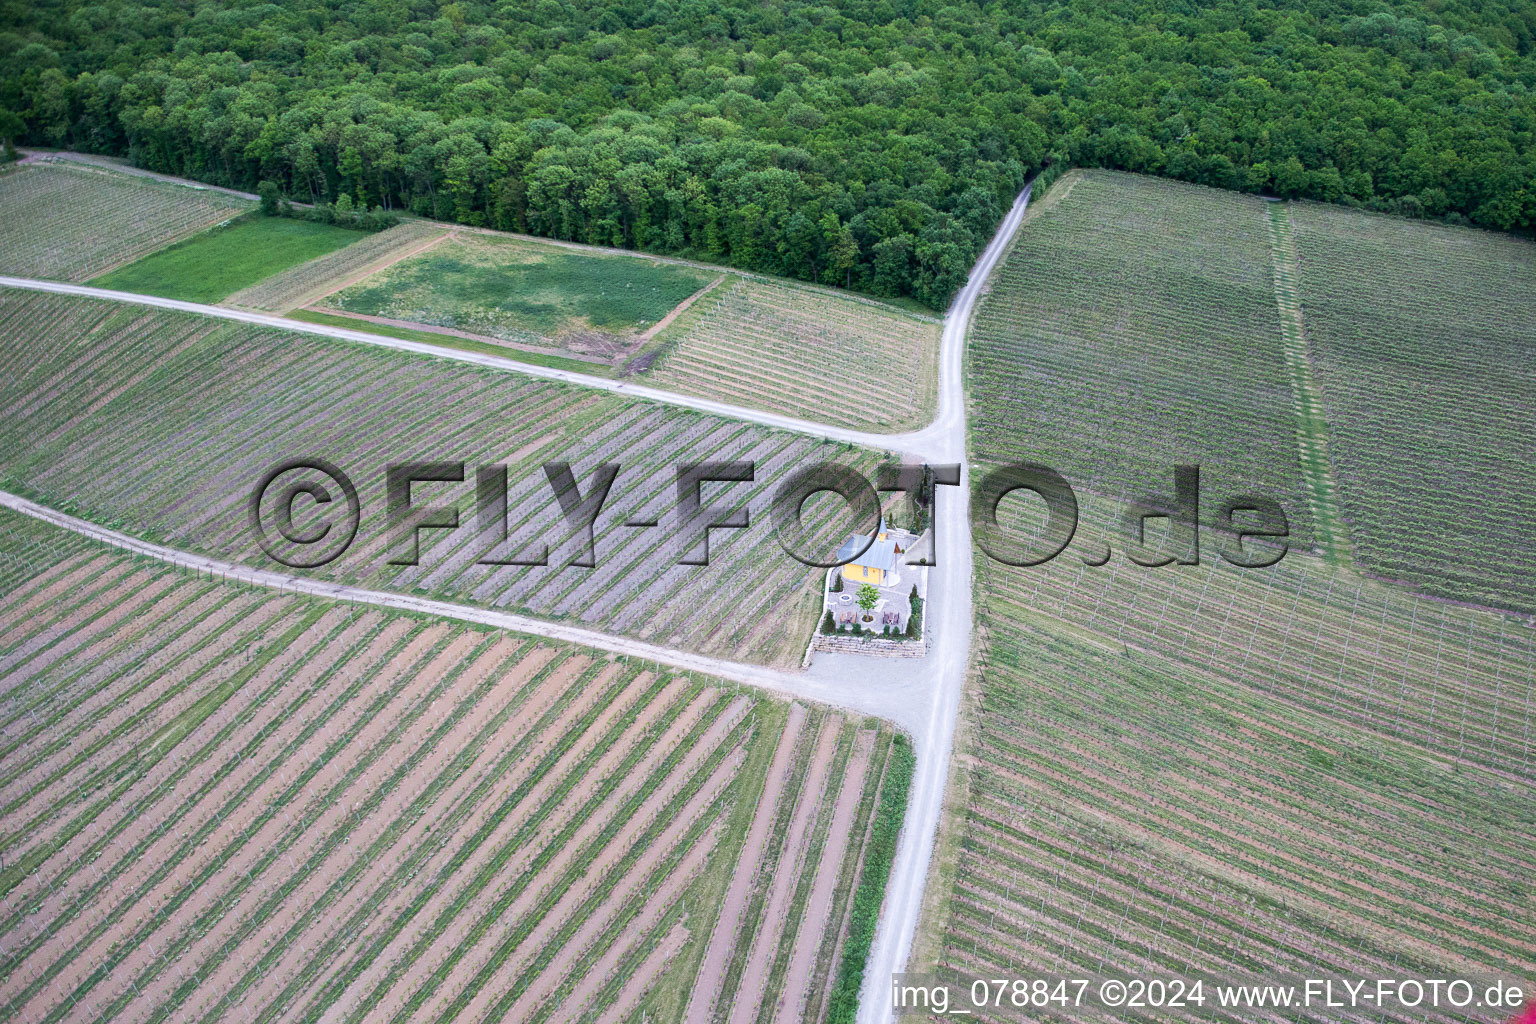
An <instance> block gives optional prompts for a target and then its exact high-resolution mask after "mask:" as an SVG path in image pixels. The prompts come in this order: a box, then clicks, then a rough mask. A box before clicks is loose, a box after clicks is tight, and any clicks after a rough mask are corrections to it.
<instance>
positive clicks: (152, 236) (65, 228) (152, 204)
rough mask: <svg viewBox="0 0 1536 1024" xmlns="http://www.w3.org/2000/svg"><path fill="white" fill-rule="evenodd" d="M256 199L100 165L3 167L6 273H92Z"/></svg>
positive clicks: (2, 259)
mask: <svg viewBox="0 0 1536 1024" xmlns="http://www.w3.org/2000/svg"><path fill="white" fill-rule="evenodd" d="M254 206H255V203H252V202H248V201H246V200H243V199H239V198H237V197H235V196H230V195H226V194H224V193H222V192H215V191H213V190H211V189H209V190H200V189H195V188H190V187H187V186H182V185H172V184H168V183H164V182H158V181H154V180H151V179H148V178H142V177H137V176H134V175H129V174H118V173H116V172H114V171H110V170H106V169H103V168H97V167H82V166H79V165H76V164H64V163H30V164H26V165H23V166H20V167H14V168H12V169H9V170H6V171H4V172H3V173H0V224H4V225H5V244H4V245H3V246H0V273H4V274H11V275H14V276H17V277H41V278H50V279H53V280H60V281H84V280H86V279H87V278H91V277H95V276H96V275H98V274H101V273H103V272H105V271H107V270H110V269H111V268H113V267H116V266H120V265H122V264H124V263H128V262H131V261H133V260H136V259H138V258H139V257H141V256H143V255H145V254H146V253H149V252H152V251H153V250H155V249H158V248H160V247H161V246H164V245H167V244H169V243H171V242H174V241H176V240H177V239H180V238H185V237H187V236H188V235H192V234H195V233H196V232H198V231H201V230H202V229H204V228H206V227H209V226H210V225H213V224H217V223H219V222H220V221H224V220H228V219H229V218H231V217H234V216H237V215H239V214H241V213H244V212H245V211H247V210H250V209H252V208H253V207H254Z"/></svg>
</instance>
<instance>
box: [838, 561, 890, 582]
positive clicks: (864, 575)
mask: <svg viewBox="0 0 1536 1024" xmlns="http://www.w3.org/2000/svg"><path fill="white" fill-rule="evenodd" d="M843 579H845V580H851V581H852V582H854V583H873V584H875V585H877V586H878V585H879V584H880V583H881V582H882V581H884V579H885V573H883V572H881V571H880V570H879V569H871V568H870V567H868V566H865V565H854V564H852V563H849V564H848V565H845V566H843Z"/></svg>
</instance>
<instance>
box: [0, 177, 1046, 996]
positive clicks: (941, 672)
mask: <svg viewBox="0 0 1536 1024" xmlns="http://www.w3.org/2000/svg"><path fill="white" fill-rule="evenodd" d="M1028 201H1029V189H1027V188H1026V189H1025V190H1024V192H1023V193H1022V194H1021V195H1020V196H1019V198H1018V199H1017V201H1015V203H1014V205H1013V208H1012V209H1011V210H1010V211H1009V212H1008V215H1007V216H1006V217H1005V218H1004V219H1003V222H1002V224H1001V225H1000V227H999V229H998V232H997V234H996V236H995V237H994V238H993V240H992V242H991V243H990V244H989V245H988V246H987V249H986V250H985V251H984V252H983V253H982V255H981V258H980V259H979V260H978V261H977V264H976V266H975V268H974V269H973V270H972V272H971V276H970V279H969V280H968V281H967V282H966V284H965V287H964V288H962V289H961V290H960V292H959V293H958V294H957V295H956V297H955V300H954V303H953V304H952V305H951V307H950V310H949V312H948V314H947V315H946V317H945V319H944V330H943V335H942V338H941V341H940V354H939V402H938V415H937V416H936V417H935V418H934V421H933V422H932V423H930V424H929V425H928V426H926V427H924V428H922V429H921V430H917V431H912V432H909V433H904V434H874V433H868V432H865V431H858V430H848V429H844V428H840V427H835V426H829V425H825V424H820V423H812V422H809V421H806V420H801V419H797V418H794V417H789V416H781V415H778V414H775V413H769V412H761V411H758V410H755V409H746V408H741V407H738V406H733V405H730V404H728V403H725V402H717V401H711V400H708V399H697V398H690V397H687V396H683V395H678V394H673V393H670V392H666V391H661V390H658V389H655V388H648V387H643V386H637V385H634V384H630V383H626V382H622V381H614V380H608V379H605V378H602V377H590V376H587V375H584V374H577V373H570V372H567V371H564V370H555V369H549V368H547V367H541V366H534V365H531V364H528V363H521V362H517V361H515V360H512V359H505V358H500V357H496V356H490V355H481V354H478V353H473V352H464V351H459V350H455V349H448V348H442V347H438V346H434V345H428V344H423V343H420V342H414V341H406V340H403V339H398V338H388V337H384V336H381V335H376V334H369V333H367V332H365V331H354V330H348V329H345V328H337V327H328V326H324V325H319V324H306V323H303V322H300V321H294V320H287V319H284V318H282V317H276V316H267V315H265V314H260V313H251V312H247V311H243V310H233V309H226V308H221V307H217V306H205V305H201V304H199V303H193V302H182V301H179V300H175V299H163V298H157V297H153V296H145V295H133V294H128V293H123V292H113V291H108V290H106V289H102V288H90V287H86V286H83V285H71V284H62V283H58V282H52V281H34V280H30V279H26V278H15V277H5V276H0V287H7V288H20V289H26V290H33V291H44V292H53V293H57V294H64V295H80V296H85V297H89V298H96V299H108V300H113V301H118V302H130V303H137V304H140V305H145V306H153V307H158V308H164V309H176V310H181V311H184V312H190V313H197V314H200V315H203V316H208V317H215V318H219V319H224V320H236V321H242V322H245V323H252V324H259V325H263V326H267V327H274V328H278V329H280V330H284V331H289V332H293V333H303V334H316V335H323V336H326V337H332V338H337V339H340V340H343V341H350V342H356V343H361V344H367V345H378V346H382V347H385V348H391V349H397V350H400V351H406V352H414V353H417V354H420V355H426V356H435V357H439V358H444V359H451V360H456V361H460V362H467V363H473V364H476V365H480V366H487V367H491V368H494V369H500V370H506V371H508V372H512V373H519V374H523V375H525V376H531V377H538V378H544V379H549V380H559V381H565V382H567V383H572V384H578V385H581V386H584V387H589V388H592V389H594V390H600V391H607V392H613V393H618V394H623V395H628V396H632V397H635V398H640V399H645V400H648V401H653V402H658V403H661V404H665V405H672V406H682V407H684V408H689V409H694V410H697V411H699V412H703V413H709V414H712V415H717V416H723V417H727V418H730V419H735V420H744V421H747V422H752V423H758V424H762V425H765V426H770V427H778V428H781V429H785V430H792V431H797V432H800V433H804V434H809V435H812V436H815V437H821V438H827V439H830V440H835V441H844V442H847V443H850V444H856V445H864V446H867V447H872V448H875V449H880V450H889V451H900V452H905V453H908V454H909V455H911V456H916V457H921V458H922V459H924V460H925V461H927V462H930V463H959V464H960V465H961V467H962V468H961V482H960V486H959V487H941V488H938V489H937V498H936V506H937V516H936V519H937V521H940V522H943V523H944V524H946V528H945V530H944V532H943V533H942V534H941V535H940V536H939V537H938V538H937V541H936V547H937V556H938V557H937V564H936V566H935V571H934V572H932V573H931V574H930V580H929V603H930V607H932V608H934V609H935V611H936V613H937V614H935V615H934V616H933V617H932V619H930V621H929V624H928V626H929V630H930V631H931V641H930V646H929V653H928V656H927V658H925V659H922V660H917V659H913V660H912V661H911V662H910V663H907V664H901V665H892V664H890V663H888V662H886V661H885V660H883V659H881V660H871V659H868V658H862V657H858V656H854V655H822V656H819V657H818V658H817V659H816V661H815V662H814V663H813V664H812V666H811V668H810V669H808V670H806V671H804V672H785V671H779V670H775V669H771V668H766V667H763V666H759V665H750V664H742V663H738V662H731V661H726V660H723V659H719V658H711V657H706V656H703V655H697V654H692V653H689V652H686V651H677V650H673V649H670V648H667V647H663V646H660V645H657V644H651V643H646V642H643V641H639V640H631V639H627V638H624V637H616V636H612V635H609V634H606V633H603V632H600V631H598V630H592V629H583V628H580V627H576V626H571V625H567V624H565V623H561V622H549V621H544V620H540V619H535V618H530V617H528V616H523V615H515V614H511V613H507V612H501V611H495V610H491V609H486V608H475V607H469V606H465V605H457V604H452V603H449V602H446V601H435V600H430V599H426V598H422V597H417V596H413V595H409V594H397V593H388V592H383V591H376V590H368V589H366V588H362V587H351V586H344V585H340V584H335V583H327V582H324V581H320V580H311V579H305V578H301V577H296V576H290V575H287V574H284V573H279V572H272V571H269V570H264V569H255V568H251V567H248V566H243V565H237V564H233V563H229V562H223V561H220V560H218V559H214V558H207V557H204V556H201V555H195V554H191V553H188V552H184V551H179V550H176V549H173V548H168V547H164V546H162V545H159V544H152V543H150V542H148V541H143V540H139V539H137V538H134V537H130V536H128V535H126V534H123V533H119V532H118V531H116V530H110V529H107V528H105V527H101V526H96V525H95V524H92V523H88V522H86V521H84V520H81V519H77V518H75V517H74V516H70V515H66V514H64V513H62V512H58V511H55V510H54V509H51V508H47V507H45V506H42V505H38V504H37V503H35V502H32V501H29V500H27V499H25V498H22V497H20V496H18V495H14V494H10V493H7V492H4V491H0V505H3V506H4V507H7V508H10V509H12V510H14V511H17V512H20V513H23V514H25V515H29V516H33V517H34V518H37V519H41V520H43V521H45V522H48V523H51V524H53V525H55V526H58V527H60V528H62V529H65V530H69V531H71V532H74V533H77V534H80V535H82V536H86V537H89V538H92V539H94V540H97V541H99V542H102V543H105V544H108V545H111V546H113V547H117V548H120V549H123V550H127V551H132V552H134V553H136V554H139V555H143V556H146V557H149V558H155V559H158V560H160V561H163V562H167V563H169V564H172V565H176V566H179V567H181V568H183V569H188V570H191V571H193V572H198V573H206V574H211V575H213V576H217V577H220V578H223V579H226V580H229V581H233V582H240V583H244V584H247V585H251V586H260V587H268V588H272V589H275V590H279V591H287V592H291V593H296V594H304V595H308V596H312V597H319V598H323V599H328V600H333V601H341V602H351V603H353V604H366V605H372V606H377V607H383V608H394V609H397V610H401V611H407V612H416V613H419V614H426V615H431V616H436V617H440V618H445V619H453V620H458V621H463V622H472V623H478V624H481V625H488V626H493V627H497V628H501V629H507V630H512V631H515V632H519V633H526V634H531V635H535V636H544V637H548V638H550V639H554V640H561V641H565V642H568V643H573V644H580V645H583V646H586V647H591V648H596V649H598V650H603V651H608V652H611V653H615V654H621V655H625V656H627V657H633V658H639V659H643V660H646V661H651V662H655V663H657V664H661V665H669V666H672V667H674V668H677V669H681V670H683V671H688V672H699V673H703V674H706V675H712V676H716V677H719V678H723V679H730V680H734V681H736V682H741V683H746V684H748V685H750V686H755V687H758V688H760V689H763V690H767V691H769V692H772V693H775V694H779V695H781V696H785V697H789V698H799V699H802V700H810V701H816V702H819V703H822V704H828V705H832V706H835V707H840V708H847V709H850V710H853V711H857V712H860V713H863V714H867V715H874V716H877V717H880V718H884V719H886V720H888V721H890V722H892V723H894V724H895V725H897V726H899V727H900V728H902V729H904V730H906V731H907V732H908V733H909V734H910V735H911V737H912V740H913V745H914V748H915V751H916V755H917V768H916V773H915V775H914V777H913V781H912V791H911V796H910V798H909V803H908V807H907V814H906V821H905V825H904V828H903V831H902V837H901V841H900V845H899V846H898V849H897V853H896V860H895V863H894V865H893V866H892V869H891V877H890V880H889V882H888V883H887V890H886V902H885V907H884V910H883V913H882V919H881V923H880V927H879V930H878V932H877V934H876V936H875V942H874V945H873V947H872V949H871V952H870V959H869V961H868V963H867V964H866V967H865V972H864V985H863V990H862V992H861V993H860V999H859V1016H858V1019H859V1020H860V1021H861V1022H863V1024H875V1022H885V1021H889V1020H891V1018H892V1008H891V1005H890V985H889V984H888V982H887V981H886V980H885V979H886V978H888V977H889V975H890V974H891V973H893V972H895V971H898V970H900V969H902V968H903V967H904V966H905V964H906V960H907V957H908V955H909V953H910V951H911V948H912V942H913V938H914V936H915V933H916V930H917V923H918V914H919V910H920V907H921V904H922V897H923V891H924V885H925V882H926V879H927V875H928V865H929V862H930V860H931V859H932V855H933V844H934V839H935V836H936V832H937V829H938V825H939V816H940V814H941V812H942V809H943V802H944V793H945V788H946V784H947V781H948V777H949V762H950V756H951V753H952V751H953V742H954V731H955V726H956V722H957V719H958V714H959V707H960V697H961V694H962V692H963V690H964V686H965V678H966V672H967V669H968V666H969V661H970V633H971V590H970V588H971V538H970V528H969V482H968V480H967V472H966V469H965V467H964V457H965V440H966V409H965V405H966V403H965V390H964V380H963V376H962V369H963V364H964V357H965V334H966V330H967V327H968V326H969V323H970V319H971V314H972V312H973V311H974V309H975V306H976V303H977V301H978V299H979V298H980V297H981V296H982V295H983V294H984V293H985V291H986V287H987V282H988V280H989V278H990V276H991V273H992V271H993V268H994V267H995V266H996V265H997V263H998V262H999V261H1000V259H1001V258H1002V256H1003V254H1004V253H1005V252H1006V250H1007V248H1008V244H1009V242H1010V240H1011V239H1012V237H1013V234H1014V232H1015V231H1016V230H1017V228H1018V226H1019V223H1020V222H1021V221H1022V219H1023V216H1024V211H1025V208H1026V206H1027V205H1028Z"/></svg>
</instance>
